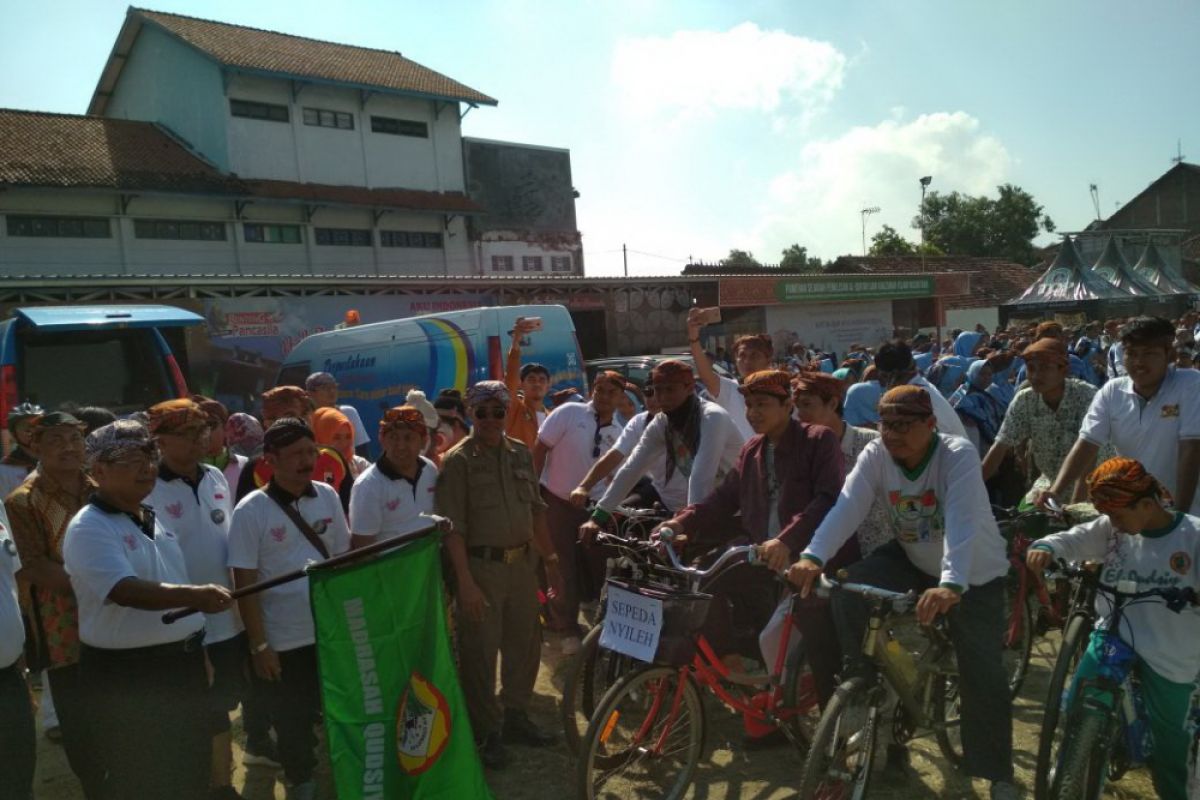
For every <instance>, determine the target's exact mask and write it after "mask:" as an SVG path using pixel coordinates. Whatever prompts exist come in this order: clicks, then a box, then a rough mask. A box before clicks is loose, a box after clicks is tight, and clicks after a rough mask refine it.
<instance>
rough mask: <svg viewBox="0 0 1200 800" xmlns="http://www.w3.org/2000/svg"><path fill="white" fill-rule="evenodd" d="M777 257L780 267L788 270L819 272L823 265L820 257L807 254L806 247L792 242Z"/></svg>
mask: <svg viewBox="0 0 1200 800" xmlns="http://www.w3.org/2000/svg"><path fill="white" fill-rule="evenodd" d="M782 256H783V257H782V258H780V259H779V266H780V268H781V269H784V270H787V271H789V272H820V271H821V270H822V269H823V267H824V265H823V264H822V263H821V259H819V258H813V257H810V256H809V255H808V248H807V247H801V246H800V245H798V244H793V245H791V246H790V247H788V248H786V249H785V250H784V251H783V254H782Z"/></svg>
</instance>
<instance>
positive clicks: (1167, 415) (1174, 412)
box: [1162, 403, 1179, 419]
mask: <svg viewBox="0 0 1200 800" xmlns="http://www.w3.org/2000/svg"><path fill="white" fill-rule="evenodd" d="M1162 416H1163V419H1171V418H1172V417H1178V416H1179V404H1178V403H1175V404H1174V405H1169V406H1163V407H1162Z"/></svg>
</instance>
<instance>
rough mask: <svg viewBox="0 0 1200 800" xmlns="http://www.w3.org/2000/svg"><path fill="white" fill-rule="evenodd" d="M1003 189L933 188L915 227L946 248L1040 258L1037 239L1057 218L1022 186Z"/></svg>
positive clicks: (1013, 258)
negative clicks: (975, 192)
mask: <svg viewBox="0 0 1200 800" xmlns="http://www.w3.org/2000/svg"><path fill="white" fill-rule="evenodd" d="M997 192H998V194H999V196H998V197H997V198H996V199H995V200H993V199H992V198H990V197H972V196H970V195H965V194H960V193H958V192H950V193H949V194H941V193H939V192H930V193H929V195H928V196H926V198H925V204H924V206H923V207H922V208H921V214H920V215H919V216H918V217H917V218H916V219H914V220H913V227H914V228H917V229H921V230H924V232H925V241H926V242H928V243H929V244H931V245H934V246H935V247H937V248H938V249H939V250H941V251H942V252H944V253H951V254H953V255H963V256H991V257H993V258H1006V259H1008V260H1009V261H1016V262H1018V263H1021V264H1034V263H1036V262H1037V257H1036V256H1035V254H1034V248H1033V239H1034V237H1035V236H1037V235H1038V233H1040V232H1041V231H1043V230H1044V231H1046V232H1047V233H1053V232H1054V221H1053V220H1052V219H1050V217H1049V216H1047V215H1046V214H1045V213H1044V209H1043V208H1042V206H1041V205H1040V204H1038V203H1037V201H1035V200H1034V199H1033V195H1031V194H1029V192H1026V191H1025V190H1024V189H1022V188H1021V187H1019V186H1013V185H1012V184H1010V183H1006V184H1003V185H1002V186H999V187H997ZM872 241H874V240H872Z"/></svg>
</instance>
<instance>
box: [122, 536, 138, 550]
mask: <svg viewBox="0 0 1200 800" xmlns="http://www.w3.org/2000/svg"><path fill="white" fill-rule="evenodd" d="M121 538H123V539H124V540H125V546H126V547H128V548H129V549H130V550H137V548H138V546H137V539H135V538H133V534H132V533H127V534H125V535H124V536H123V537H121Z"/></svg>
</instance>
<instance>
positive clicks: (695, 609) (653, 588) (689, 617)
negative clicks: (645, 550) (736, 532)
mask: <svg viewBox="0 0 1200 800" xmlns="http://www.w3.org/2000/svg"><path fill="white" fill-rule="evenodd" d="M608 585H609V586H610V587H615V588H617V589H623V590H624V591H627V592H633V593H634V594H639V595H641V596H642V597H649V598H653V599H655V600H659V601H660V602H662V632H661V634H660V635H659V639H658V649H657V650H656V651H655V654H654V663H655V664H665V665H668V666H676V667H678V666H683V665H685V664H689V663H691V661H692V659H693V658H694V657H695V655H696V634H697V633H698V632H699V631H700V629H701V628H703V627H704V623H705V621H706V620H707V619H708V610H709V608H710V607H711V605H712V600H713V597H712V595H711V594H701V593H697V592H679V591H671V590H669V589H666V588H665V587H663V586H661V585H654V584H650V583H644V582H635V581H626V580H618V579H616V578H609V580H608Z"/></svg>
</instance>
